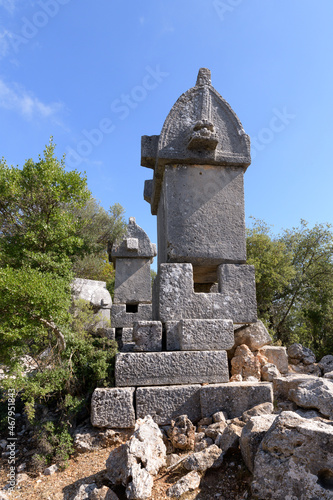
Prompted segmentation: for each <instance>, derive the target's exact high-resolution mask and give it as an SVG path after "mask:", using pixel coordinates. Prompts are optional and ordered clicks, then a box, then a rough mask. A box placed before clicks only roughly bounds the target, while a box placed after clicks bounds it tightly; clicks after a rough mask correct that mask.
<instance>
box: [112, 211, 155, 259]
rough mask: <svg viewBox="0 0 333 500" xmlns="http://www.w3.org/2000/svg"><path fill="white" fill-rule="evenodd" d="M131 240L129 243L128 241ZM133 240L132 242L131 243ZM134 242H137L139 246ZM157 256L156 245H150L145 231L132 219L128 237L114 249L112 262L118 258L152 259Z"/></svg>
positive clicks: (128, 227) (128, 228) (128, 226)
mask: <svg viewBox="0 0 333 500" xmlns="http://www.w3.org/2000/svg"><path fill="white" fill-rule="evenodd" d="M128 240H129V241H128ZM131 240H132V241H131ZM133 240H137V242H138V244H136V242H134V241H133ZM155 255H156V245H154V244H152V243H150V239H149V237H148V235H147V234H146V233H145V231H144V230H143V229H142V228H141V227H140V226H138V225H137V223H136V222H135V218H134V217H130V219H129V223H128V225H127V234H126V237H125V238H124V239H123V240H122V241H121V243H120V244H115V245H114V246H113V247H112V260H113V261H114V260H115V259H117V265H118V258H126V257H129V258H134V259H137V258H139V259H140V258H152V257H155Z"/></svg>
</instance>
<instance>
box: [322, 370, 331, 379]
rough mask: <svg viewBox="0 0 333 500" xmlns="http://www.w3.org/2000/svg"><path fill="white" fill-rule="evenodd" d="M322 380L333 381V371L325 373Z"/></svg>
mask: <svg viewBox="0 0 333 500" xmlns="http://www.w3.org/2000/svg"><path fill="white" fill-rule="evenodd" d="M324 378H328V379H329V380H333V371H331V372H328V373H325V375H324Z"/></svg>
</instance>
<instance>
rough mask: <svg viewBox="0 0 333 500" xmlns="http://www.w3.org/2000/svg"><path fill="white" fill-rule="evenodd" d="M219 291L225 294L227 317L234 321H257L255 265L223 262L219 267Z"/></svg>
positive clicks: (224, 301)
mask: <svg viewBox="0 0 333 500" xmlns="http://www.w3.org/2000/svg"><path fill="white" fill-rule="evenodd" d="M217 275H218V283H219V292H220V293H221V295H222V296H223V305H224V311H225V316H224V317H226V318H232V319H234V323H247V322H248V323H253V322H255V321H257V299H256V284H255V275H254V266H248V265H242V264H241V265H238V264H222V265H220V266H219V267H218V269H217Z"/></svg>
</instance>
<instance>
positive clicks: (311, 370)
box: [289, 363, 322, 377]
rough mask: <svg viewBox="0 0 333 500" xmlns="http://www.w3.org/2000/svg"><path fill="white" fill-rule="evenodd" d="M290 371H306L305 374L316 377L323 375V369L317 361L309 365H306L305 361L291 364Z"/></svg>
mask: <svg viewBox="0 0 333 500" xmlns="http://www.w3.org/2000/svg"><path fill="white" fill-rule="evenodd" d="M289 373H304V374H305V375H313V376H315V377H321V374H322V373H321V369H320V368H319V366H318V365H317V363H312V364H309V365H304V364H303V363H299V364H297V365H295V364H290V365H289Z"/></svg>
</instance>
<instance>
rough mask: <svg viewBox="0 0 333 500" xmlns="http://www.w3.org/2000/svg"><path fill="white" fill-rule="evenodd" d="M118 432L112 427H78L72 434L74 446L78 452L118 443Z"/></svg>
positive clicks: (119, 439)
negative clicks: (102, 428) (103, 428)
mask: <svg viewBox="0 0 333 500" xmlns="http://www.w3.org/2000/svg"><path fill="white" fill-rule="evenodd" d="M120 441H121V438H120V435H119V432H116V431H114V430H112V429H106V430H101V429H95V428H94V427H91V426H83V427H78V428H77V429H76V431H75V434H74V447H75V449H76V451H78V452H79V453H85V452H87V451H95V450H99V449H100V448H106V447H107V446H112V445H114V444H118V443H120Z"/></svg>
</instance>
